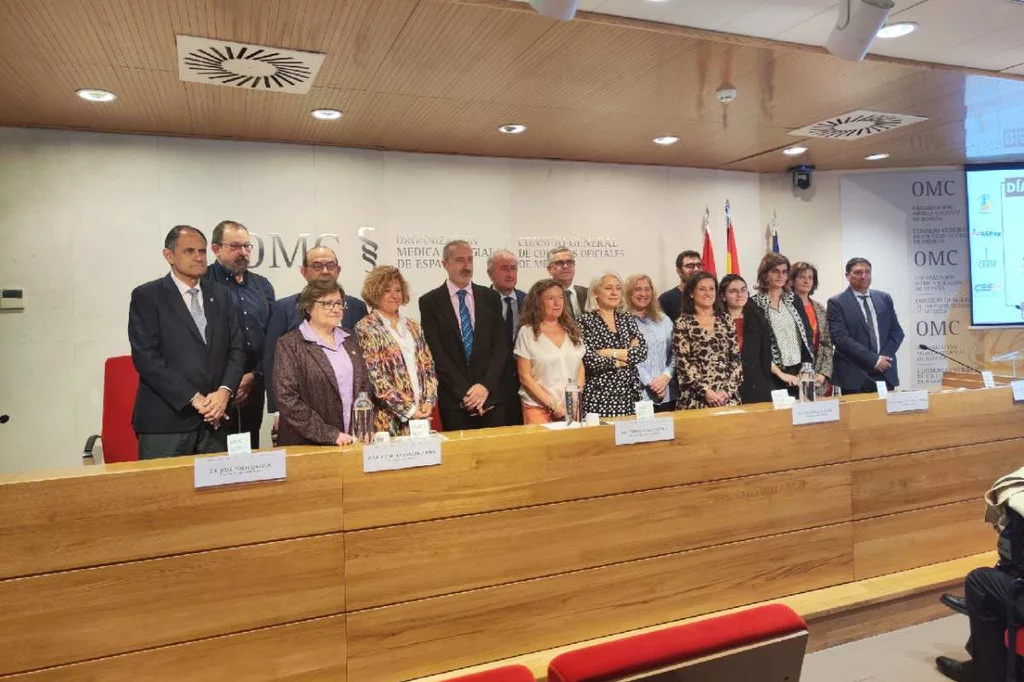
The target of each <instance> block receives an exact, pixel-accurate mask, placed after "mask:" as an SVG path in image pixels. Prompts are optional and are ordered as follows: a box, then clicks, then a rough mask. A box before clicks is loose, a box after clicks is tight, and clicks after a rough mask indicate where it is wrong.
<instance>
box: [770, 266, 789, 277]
mask: <svg viewBox="0 0 1024 682" xmlns="http://www.w3.org/2000/svg"><path fill="white" fill-rule="evenodd" d="M768 272H770V273H772V274H773V275H788V274H789V268H785V267H778V268H772V269H771V270H769V271H768Z"/></svg>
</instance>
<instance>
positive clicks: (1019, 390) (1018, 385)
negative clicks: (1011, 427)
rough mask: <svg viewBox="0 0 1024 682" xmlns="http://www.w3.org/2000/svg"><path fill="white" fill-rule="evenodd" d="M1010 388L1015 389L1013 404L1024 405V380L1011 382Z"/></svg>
mask: <svg viewBox="0 0 1024 682" xmlns="http://www.w3.org/2000/svg"><path fill="white" fill-rule="evenodd" d="M1010 388H1012V389H1013V402H1015V403H1024V379H1018V380H1017V381H1011V382H1010Z"/></svg>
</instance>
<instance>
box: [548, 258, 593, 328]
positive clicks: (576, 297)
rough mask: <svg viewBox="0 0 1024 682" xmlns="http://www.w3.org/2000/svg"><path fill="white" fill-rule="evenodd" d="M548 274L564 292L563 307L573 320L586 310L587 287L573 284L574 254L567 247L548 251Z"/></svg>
mask: <svg viewBox="0 0 1024 682" xmlns="http://www.w3.org/2000/svg"><path fill="white" fill-rule="evenodd" d="M548 274H549V275H551V277H552V278H553V279H554V280H555V281H556V282H558V283H559V284H561V285H562V288H563V289H564V290H565V306H566V308H568V309H569V310H570V311H572V316H573V318H575V319H577V320H578V319H580V316H581V315H582V314H583V313H585V312H586V310H587V287H581V286H580V285H578V284H573V283H572V281H573V280H574V279H576V254H574V253H573V252H572V249H570V248H569V247H567V246H559V247H556V248H554V249H551V250H550V251H548Z"/></svg>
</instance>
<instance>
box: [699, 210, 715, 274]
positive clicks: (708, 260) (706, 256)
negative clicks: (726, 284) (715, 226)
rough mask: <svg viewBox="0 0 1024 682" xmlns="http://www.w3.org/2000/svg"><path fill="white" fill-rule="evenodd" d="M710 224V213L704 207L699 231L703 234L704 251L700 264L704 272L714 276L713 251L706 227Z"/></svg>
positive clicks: (709, 234)
mask: <svg viewBox="0 0 1024 682" xmlns="http://www.w3.org/2000/svg"><path fill="white" fill-rule="evenodd" d="M710 224H711V211H710V210H708V207H707V206H705V207H704V220H702V221H701V227H700V229H701V230H703V232H704V249H703V252H702V253H701V257H700V260H701V264H702V265H703V266H704V270H706V271H707V272H710V273H711V274H712V275H715V276H716V277H717V276H718V275H717V274H715V249H714V247H713V246H712V245H711V233H710V232H709V231H708V225H710Z"/></svg>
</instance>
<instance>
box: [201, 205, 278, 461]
mask: <svg viewBox="0 0 1024 682" xmlns="http://www.w3.org/2000/svg"><path fill="white" fill-rule="evenodd" d="M211 246H212V247H213V255H214V256H215V257H216V260H214V262H213V263H212V264H211V265H210V267H209V268H208V269H207V270H206V274H205V275H203V279H205V280H206V281H208V282H217V283H218V284H223V285H224V286H226V287H227V288H228V290H229V291H230V292H231V298H232V300H233V301H234V303H235V309H236V310H237V311H238V324H239V326H240V327H241V328H242V335H243V337H244V339H245V343H244V347H245V373H244V374H243V375H242V381H241V383H239V384H238V390H237V391H236V392H235V407H236V408H237V409H236V410H232V412H233V414H232V415H231V416H232V417H235V419H233V420H232V422H237V423H229V427H230V430H231V431H233V432H236V433H245V432H247V431H248V432H249V434H250V435H251V437H252V445H253V447H254V448H258V447H259V446H260V425H262V424H263V390H264V382H265V379H264V377H263V371H262V370H263V346H264V342H265V340H266V336H267V324H268V323H269V322H270V309H271V306H272V305H273V304H274V287H273V285H272V284H271V283H270V280H268V279H267V278H266V277H263V276H262V275H257V274H256V273H254V272H249V256H250V254H251V253H252V240H250V239H249V230H248V228H246V226H245V225H243V224H242V223H239V222H236V221H234V220H222V221H221V222H219V223H218V224H217V226H216V227H215V228H213V235H212V239H211Z"/></svg>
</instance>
